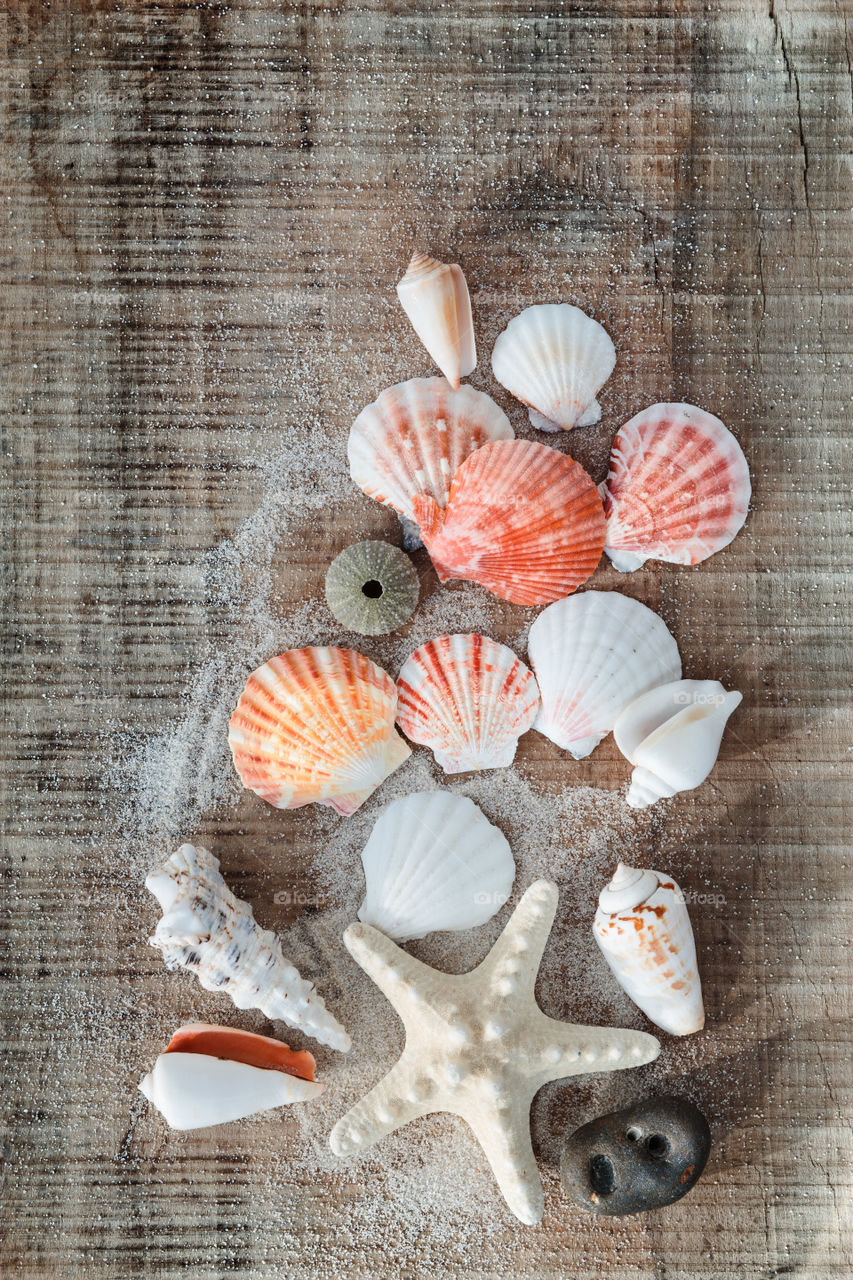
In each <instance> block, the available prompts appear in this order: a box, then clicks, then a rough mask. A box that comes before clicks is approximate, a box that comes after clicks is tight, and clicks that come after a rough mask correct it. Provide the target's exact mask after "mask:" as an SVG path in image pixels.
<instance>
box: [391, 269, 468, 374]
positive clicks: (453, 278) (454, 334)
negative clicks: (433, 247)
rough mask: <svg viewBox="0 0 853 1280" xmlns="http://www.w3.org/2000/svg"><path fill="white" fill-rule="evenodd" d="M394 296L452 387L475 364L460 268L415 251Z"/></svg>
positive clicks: (464, 285) (463, 279)
mask: <svg viewBox="0 0 853 1280" xmlns="http://www.w3.org/2000/svg"><path fill="white" fill-rule="evenodd" d="M397 297H398V298H399V299H400V305H401V306H402V308H403V310H404V311H405V313H406V315H407V316H408V317H409V320H410V321H411V323H412V328H413V329H414V331H415V333H416V334H417V335H418V337H419V338H420V340H421V342H422V343H423V344H424V346H425V347H426V349H427V351H428V352H429V354H430V355H431V356H432V358H433V360H434V361H435V363H436V364H437V365H438V367H439V369H440V370H441V372H442V373H443V374H444V376H445V378H446V379H447V381H448V382H449V383H450V385H451V387H453V388H454V389H455V388H456V387H458V386H459V382H460V379H461V378H467V376H468V374H469V373H473V372H474V369H475V367H476V364H477V347H476V343H475V341H474V324H473V321H472V319H471V299H470V297H469V294H468V285H467V283H466V281H465V276H464V275H463V274H462V268H461V267H459V266H457V265H456V264H455V263H454V264H453V265H452V266H448V265H447V264H445V263H443V262H437V261H436V259H435V258H430V257H428V256H427V255H426V254H424V253H417V252H416V253H414V254H412V260H411V262H410V263H409V266H408V270H407V271H406V274H405V275H404V276H403V278H402V280H400V282H399V283H398V285H397Z"/></svg>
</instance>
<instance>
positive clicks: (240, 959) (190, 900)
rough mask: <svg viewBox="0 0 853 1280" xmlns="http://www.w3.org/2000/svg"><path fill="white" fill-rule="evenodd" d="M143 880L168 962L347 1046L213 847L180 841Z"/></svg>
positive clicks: (156, 940) (242, 1003) (239, 1001)
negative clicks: (236, 889)
mask: <svg viewBox="0 0 853 1280" xmlns="http://www.w3.org/2000/svg"><path fill="white" fill-rule="evenodd" d="M145 887H146V889H147V890H148V891H149V893H153V894H154V897H155V898H156V899H157V901H158V902H159V903H160V906H161V908H162V910H163V916H162V919H161V920H160V922H159V924H158V925H157V928H156V930H155V933H154V937H153V938H151V939H149V942H150V945H151V946H152V947H157V948H158V949H159V950H160V951H162V953H163V960H164V962H165V964H166V968H167V969H189V970H190V972H191V973H194V974H195V975H196V977H197V978H198V980H199V982H200V983H201V985H202V986H203V987H204V989H205V990H206V991H222V992H224V993H225V994H226V995H228V996H230V997H231V999H232V1000H233V1001H234V1003H235V1004H236V1006H237V1008H238V1009H260V1010H261V1012H262V1013H264V1014H265V1015H266V1016H267V1017H268V1018H272V1019H278V1020H280V1021H282V1022H286V1023H287V1024H288V1026H291V1027H299V1028H300V1030H302V1031H304V1032H305V1033H306V1034H307V1035H310V1036H313V1037H314V1038H315V1040H319V1041H320V1042H321V1043H322V1044H328V1045H331V1046H332V1048H333V1049H341V1050H343V1051H344V1052H346V1051H347V1049H349V1047H350V1038H349V1036H348V1035H347V1033H346V1032H345V1031H344V1029H343V1027H342V1026H341V1024H340V1023H339V1022H338V1021H337V1020H336V1019H335V1018H333V1017H332V1015H331V1014H330V1013H329V1011H328V1009H327V1008H326V1006H325V1005H324V1004H323V1001H322V1000H321V999H320V997H319V996H318V995H317V993H316V991H315V990H314V987H313V985H312V984H311V983H310V982H306V981H305V980H304V979H303V978H301V977H300V976H299V974H298V973H297V971H296V969H295V968H294V966H293V965H292V964H289V963H288V962H287V961H286V960H285V958H284V956H283V955H282V952H281V944H280V943H279V940H278V938H277V937H276V936H275V934H274V933H271V932H270V930H269V929H262V928H261V926H260V925H259V924H258V923H257V921H256V920H255V917H254V915H253V914H252V908H251V907H250V906H249V904H248V902H243V901H242V899H240V898H236V897H235V896H234V894H233V893H232V892H231V890H230V889H229V888H228V886H227V884H226V883H225V881H224V880H223V878H222V873H221V872H220V870H219V861H218V859H217V858H215V857H214V856H213V854H212V853H210V852H209V851H208V850H207V849H202V848H197V847H195V846H194V845H191V844H182V845H181V847H180V848H179V849H177V850H176V851H175V852H174V853H173V854H172V856H171V857H170V858H168V859H167V860H166V862H164V863H163V865H162V866H161V867H158V868H157V869H156V870H155V871H152V872H151V873H150V875H149V876H148V878H147V879H146V881H145Z"/></svg>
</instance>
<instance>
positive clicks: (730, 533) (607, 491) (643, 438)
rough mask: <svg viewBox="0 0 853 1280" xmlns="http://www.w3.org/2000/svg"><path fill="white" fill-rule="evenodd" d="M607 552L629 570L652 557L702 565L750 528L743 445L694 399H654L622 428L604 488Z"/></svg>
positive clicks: (620, 565) (747, 482)
mask: <svg viewBox="0 0 853 1280" xmlns="http://www.w3.org/2000/svg"><path fill="white" fill-rule="evenodd" d="M603 492H604V510H605V513H606V515H607V545H606V546H605V548H604V550H605V551H606V552H607V554H608V556H609V557H610V559H611V561H612V563H613V567H614V568H615V569H619V570H620V571H621V572H622V573H630V572H631V571H632V570H634V569H639V568H640V566H641V565H643V564H644V563H645V562H646V560H667V561H669V562H670V563H671V564H699V562H700V561H702V560H707V558H708V556H712V555H713V554H714V552H715V551H719V550H721V548H723V547H726V546H728V544H729V543H730V542H731V540H732V538H733V537H734V536H735V534H736V533H737V532H738V530H739V529H741V528H742V527H743V522H744V520H746V513H747V509H748V507H749V498H750V493H751V486H750V482H749V468H748V466H747V463H746V458H745V457H744V456H743V450H742V449H741V447H740V445H739V444H738V442H737V440H735V438H734V436H733V435H732V433H731V431H729V430H728V429H727V428H726V427H724V426H723V424H722V422H721V421H720V419H719V418H715V417H714V415H713V414H712V413H706V412H705V411H704V409H697V408H696V406H695V405H692V404H653V405H652V406H651V408H649V409H644V410H643V411H642V413H638V414H637V415H636V417H634V418H631V420H630V422H626V423H625V426H624V427H622V429H621V430H620V431H618V432H617V434H616V438H615V440H614V441H613V448H612V451H611V454H610V472H609V474H608V477H607V483H606V485H605V486H604V487H603Z"/></svg>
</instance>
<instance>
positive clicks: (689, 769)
mask: <svg viewBox="0 0 853 1280" xmlns="http://www.w3.org/2000/svg"><path fill="white" fill-rule="evenodd" d="M742 700H743V699H742V695H741V694H740V693H737V692H733V693H727V692H726V690H725V689H724V688H723V686H722V685H721V684H720V682H719V680H676V681H673V682H672V683H671V684H665V685H661V686H660V687H659V688H657V689H650V690H649V692H648V693H644V694H641V695H640V697H639V698H636V699H635V700H634V701H633V702H632V703H630V704H629V705H628V706H627V707H626V708H625V710H624V711H623V712H622V713H621V715H620V716H619V718H618V720H617V721H616V724H615V725H614V726H613V736H614V737H615V739H616V745H617V746H618V748H619V750H620V751H621V752H622V754H623V756H625V757H626V759H628V760H630V762H631V764H633V765H635V766H636V768H635V769H634V772H633V775H632V777H631V785H630V787H629V789H628V797H627V799H628V804H629V805H630V806H631V808H632V809H645V808H646V807H647V806H648V805H650V804H654V803H655V801H656V800H661V799H664V798H668V797H669V796H674V795H675V794H676V793H677V792H679V791H692V790H693V789H694V787H698V786H699V784H700V783H702V782H704V781H705V779H706V778H707V776H708V774H709V773H710V772H711V770H712V769H713V767H714V765H715V764H716V762H717V755H718V753H719V750H720V743H721V741H722V738H723V730H724V729H725V727H726V721H727V720H728V718H729V716H730V715H731V714H732V712H733V711H734V709H735V707H737V706H739V704H740V703H741V701H742Z"/></svg>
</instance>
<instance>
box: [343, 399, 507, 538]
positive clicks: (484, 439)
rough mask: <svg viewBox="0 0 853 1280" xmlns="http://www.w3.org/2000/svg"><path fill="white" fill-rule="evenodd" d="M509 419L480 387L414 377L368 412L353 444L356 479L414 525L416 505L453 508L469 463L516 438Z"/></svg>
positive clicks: (353, 430) (351, 464)
mask: <svg viewBox="0 0 853 1280" xmlns="http://www.w3.org/2000/svg"><path fill="white" fill-rule="evenodd" d="M513 438H514V433H513V430H512V426H511V425H510V421H509V418H508V417H507V416H506V414H505V413H504V412H503V410H502V409H500V408H498V406H497V405H496V404H495V402H494V400H492V398H491V396H487V395H486V393H485V392H484V391H475V390H474V388H473V387H469V386H467V385H466V386H462V387H459V389H458V390H455V391H454V390H452V389H451V388H450V387H449V386H448V384H447V382H446V381H445V379H444V378H410V379H409V381H408V382H401V383H398V384H397V385H396V386H393V387H388V388H387V390H385V391H383V392H382V394H381V395H380V396H379V397H378V399H377V400H375V401H374V402H373V404H369V405H368V406H367V408H365V409H362V411H361V413H360V414H359V415H358V417H357V418H356V420H355V422H354V423H353V425H352V427H351V428H350V434H349V440H348V442H347V457H348V459H349V467H350V475H351V476H352V478H353V480H354V481H355V483H356V484H357V485H358V487H359V488H360V489H362V490H363V492H364V493H366V494H367V496H368V497H369V498H375V500H376V501H377V502H382V503H384V504H385V506H388V507H393V508H394V510H395V511H396V512H397V514H398V515H399V516H400V517H401V518H402V519H404V520H408V521H414V520H415V509H414V501H415V499H416V498H419V497H430V498H432V499H434V501H435V502H437V503H438V505H439V507H441V508H442V509H443V508H444V507H446V506H447V500H448V497H449V495H450V485H451V483H452V481H453V477H454V476H455V475H456V472H457V471H458V470H459V468H460V466H461V465H462V463H463V462H464V461H465V459H466V458H468V457H469V456H470V455H471V454H472V453H474V452H475V451H476V450H477V449H479V448H481V447H482V446H483V445H484V444H489V443H491V442H493V441H495V440H512V439H513Z"/></svg>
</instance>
